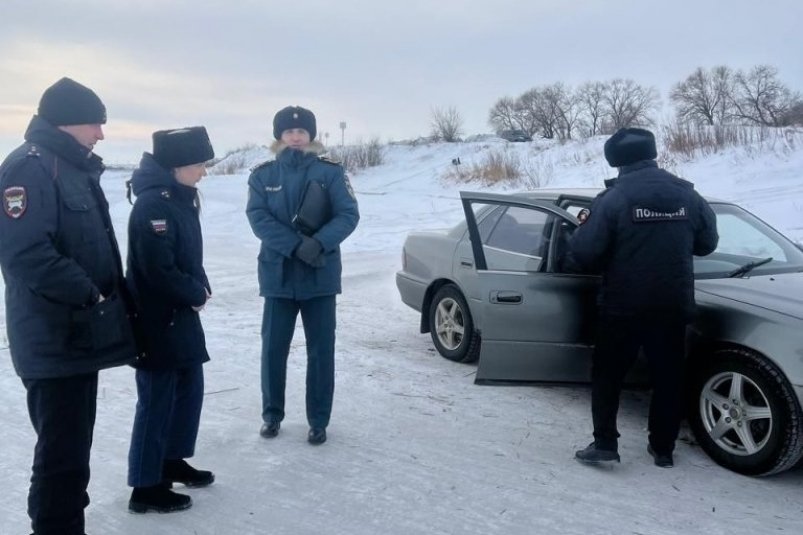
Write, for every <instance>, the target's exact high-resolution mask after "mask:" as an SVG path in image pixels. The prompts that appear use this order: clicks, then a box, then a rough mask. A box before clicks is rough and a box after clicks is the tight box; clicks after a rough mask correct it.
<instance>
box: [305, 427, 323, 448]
mask: <svg viewBox="0 0 803 535" xmlns="http://www.w3.org/2000/svg"><path fill="white" fill-rule="evenodd" d="M307 442H309V443H310V444H312V445H314V446H318V445H320V444H323V443H324V442H326V428H324V427H313V428H312V429H310V430H309V434H307Z"/></svg>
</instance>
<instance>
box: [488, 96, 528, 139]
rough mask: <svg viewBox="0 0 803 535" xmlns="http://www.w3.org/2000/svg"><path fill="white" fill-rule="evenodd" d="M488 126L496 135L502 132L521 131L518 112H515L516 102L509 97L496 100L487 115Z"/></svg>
mask: <svg viewBox="0 0 803 535" xmlns="http://www.w3.org/2000/svg"><path fill="white" fill-rule="evenodd" d="M488 124H489V125H491V128H493V129H494V130H495V131H496V132H497V133H499V132H501V131H502V130H521V129H522V127H521V121H520V116H519V112H518V111H516V100H515V99H512V98H510V97H504V98H500V99H499V100H497V101H496V104H494V105H493V107H492V108H491V111H490V112H489V113H488Z"/></svg>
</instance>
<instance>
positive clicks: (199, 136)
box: [153, 126, 215, 169]
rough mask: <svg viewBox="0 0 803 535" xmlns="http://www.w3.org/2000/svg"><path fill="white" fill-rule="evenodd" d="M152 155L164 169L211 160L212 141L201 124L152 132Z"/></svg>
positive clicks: (212, 152)
mask: <svg viewBox="0 0 803 535" xmlns="http://www.w3.org/2000/svg"><path fill="white" fill-rule="evenodd" d="M153 157H154V159H155V160H156V161H157V162H159V165H161V166H162V167H164V168H165V169H174V168H176V167H184V166H185V165H192V164H196V163H202V162H206V161H209V160H211V159H212V158H214V157H215V151H214V150H213V149H212V142H211V141H209V135H208V134H207V133H206V128H204V127H203V126H189V127H187V128H176V129H173V130H159V131H157V132H154V133H153Z"/></svg>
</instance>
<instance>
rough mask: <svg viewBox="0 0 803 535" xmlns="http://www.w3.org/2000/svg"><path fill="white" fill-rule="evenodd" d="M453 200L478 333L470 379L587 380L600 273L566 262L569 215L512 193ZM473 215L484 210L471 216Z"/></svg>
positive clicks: (467, 195)
mask: <svg viewBox="0 0 803 535" xmlns="http://www.w3.org/2000/svg"><path fill="white" fill-rule="evenodd" d="M460 198H461V200H462V203H463V209H464V211H465V215H466V222H467V226H468V234H469V238H470V240H471V249H472V254H473V257H474V268H475V270H476V280H475V281H474V282H475V290H476V291H475V292H472V293H473V295H472V296H469V299H470V300H471V303H470V308H471V310H472V313H473V315H474V320H475V326H476V328H477V329H478V330H479V331H480V335H481V339H482V345H481V351H480V358H479V367H478V370H477V376H476V382H487V381H514V382H517V381H526V382H533V381H536V382H587V381H589V380H590V369H591V366H590V364H591V353H592V350H593V340H594V334H595V333H594V326H595V321H596V318H595V316H596V295H597V291H598V288H599V284H600V277H599V276H597V275H589V274H582V273H579V272H576V270H572V269H571V266H570V265H569V262H568V260H569V259H568V258H567V252H568V246H567V245H568V240H569V238H570V236H571V233H572V232H573V231H574V229H575V228H576V227H577V225H578V222H577V219H576V218H575V217H574V216H572V215H571V214H569V213H568V212H566V211H565V210H562V209H561V208H559V207H557V206H556V205H555V204H552V203H550V202H548V201H538V200H529V199H526V198H523V197H518V196H515V195H499V194H491V193H469V192H461V193H460ZM488 205H490V210H485V209H483V207H484V206H488ZM477 213H482V214H491V215H489V216H487V217H483V218H482V221H480V222H478V221H477V217H476V214H477ZM573 271H574V272H573Z"/></svg>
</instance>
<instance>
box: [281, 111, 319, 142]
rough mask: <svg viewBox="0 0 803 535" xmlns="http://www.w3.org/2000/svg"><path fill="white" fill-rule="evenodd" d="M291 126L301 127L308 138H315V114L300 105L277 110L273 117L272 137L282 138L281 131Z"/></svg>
mask: <svg viewBox="0 0 803 535" xmlns="http://www.w3.org/2000/svg"><path fill="white" fill-rule="evenodd" d="M291 128H303V129H304V130H306V131H307V132H308V133H309V139H310V141H312V140H313V139H315V134H316V133H317V129H316V126H315V114H314V113H312V112H311V111H309V110H308V109H306V108H302V107H301V106H287V107H286V108H282V109H281V110H279V111H278V112H277V113H276V115H275V116H274V117H273V137H275V138H276V139H281V138H282V132H284V131H285V130H290V129H291Z"/></svg>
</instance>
